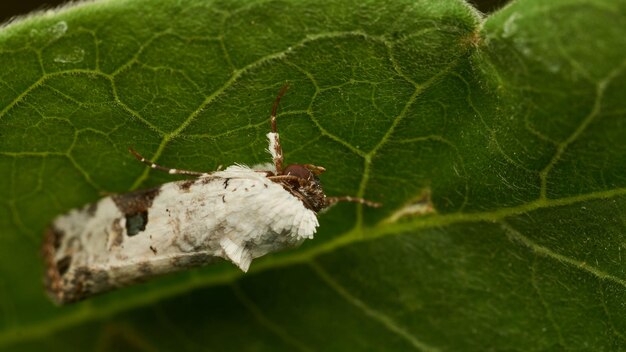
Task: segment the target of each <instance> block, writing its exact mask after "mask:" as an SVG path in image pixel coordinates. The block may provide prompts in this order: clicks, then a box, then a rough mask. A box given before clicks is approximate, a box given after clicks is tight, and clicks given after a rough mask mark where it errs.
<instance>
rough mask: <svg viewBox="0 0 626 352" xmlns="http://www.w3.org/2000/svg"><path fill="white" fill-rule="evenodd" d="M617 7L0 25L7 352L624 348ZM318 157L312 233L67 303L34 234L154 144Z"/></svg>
mask: <svg viewBox="0 0 626 352" xmlns="http://www.w3.org/2000/svg"><path fill="white" fill-rule="evenodd" d="M623 23H626V4H625V3H624V1H614V0H587V1H583V0H553V1H550V2H546V1H541V0H517V1H514V2H513V3H512V4H510V5H509V6H507V7H505V8H504V9H502V10H500V11H499V12H496V13H494V14H493V15H490V16H489V17H488V18H485V19H482V18H480V17H479V15H478V14H477V13H476V12H475V11H474V10H473V9H472V8H471V7H470V6H469V5H467V4H466V3H464V2H461V1H453V0H449V1H434V0H422V1H408V0H407V1H404V0H402V1H388V2H384V1H375V2H374V1H372V2H359V1H342V2H324V3H318V2H316V1H308V0H307V1H291V0H289V1H221V2H220V1H211V2H206V1H188V2H185V3H184V4H179V3H175V2H169V1H160V0H159V1H147V0H143V1H139V0H134V1H130V0H126V1H125V0H110V1H101V2H94V3H85V4H81V5H77V6H74V7H69V8H67V9H63V10H61V11H58V12H55V13H45V14H39V15H35V16H33V17H29V18H26V19H22V20H19V21H16V22H15V23H13V24H10V25H8V26H5V27H4V28H2V29H0V67H2V70H0V170H2V171H4V172H3V177H2V178H3V181H2V182H1V183H0V200H1V201H0V225H1V228H2V229H3V231H2V233H1V235H0V348H4V349H8V350H16V349H19V350H41V348H42V347H45V348H46V349H47V350H55V349H59V350H68V349H69V348H71V349H94V347H95V348H96V349H101V350H113V349H129V350H136V349H141V350H256V351H258V350H269V351H276V350H288V351H291V350H294V349H299V350H334V351H346V350H412V349H417V350H424V351H431V350H432V351H434V350H483V349H487V348H490V349H493V350H520V351H528V350H545V349H563V350H579V349H580V350H621V349H624V348H625V346H626V334H625V333H624V331H626V320H625V319H624V317H625V316H626V311H625V309H626V308H625V306H624V304H623V302H624V300H625V299H626V290H625V288H626V273H625V267H626V265H625V263H624V261H623V259H622V251H625V253H626V236H625V233H626V231H625V230H626V225H625V220H626V218H625V216H624V213H625V212H626V177H625V176H624V175H626V150H625V149H626V148H625V145H626V144H625V143H624V141H625V140H626V122H625V121H626V119H625V117H626V116H625V114H626V101H625V100H624V98H623V97H624V96H625V93H626V76H625V69H626V61H625V60H624V57H626V37H625V36H624V35H623ZM285 81H289V82H291V89H290V90H289V92H288V94H287V95H286V96H285V98H284V99H283V102H282V105H281V109H280V115H279V126H280V132H281V137H282V141H283V147H284V149H285V151H286V158H287V161H288V162H292V163H313V164H316V165H323V166H324V167H326V169H327V170H328V171H327V173H325V174H324V175H323V177H322V182H323V184H324V186H325V189H326V192H327V194H329V195H344V194H345V195H357V196H363V197H366V198H368V199H372V200H376V201H381V202H383V203H384V207H383V208H381V209H365V208H361V207H358V206H355V205H351V204H341V205H338V206H336V207H334V208H332V209H331V210H329V211H328V212H326V213H323V214H322V215H320V222H321V228H320V230H319V232H318V234H317V235H316V239H315V240H313V241H308V242H307V243H306V244H305V245H304V246H302V247H301V248H299V249H297V250H293V251H289V252H284V253H279V254H276V255H272V256H269V257H266V258H262V259H260V260H257V261H255V263H253V264H252V270H251V272H250V273H249V274H246V275H245V276H244V275H242V274H241V273H240V272H238V271H237V270H236V269H235V268H233V267H232V266H230V265H228V264H226V263H224V264H220V265H215V266H212V267H206V268H202V269H198V270H192V271H189V272H185V273H181V274H178V275H172V276H168V277H165V278H162V279H159V280H156V281H154V282H151V283H148V284H145V285H141V286H137V287H132V288H128V289H124V290H120V291H118V292H115V293H111V294H108V295H105V296H102V297H98V298H95V299H92V300H89V301H87V302H83V303H80V304H77V305H74V306H69V307H62V308H59V307H54V306H53V305H52V304H51V303H50V302H49V300H48V299H47V298H46V297H45V294H44V291H43V288H42V284H41V277H42V272H43V265H42V261H41V259H40V258H39V247H40V243H41V236H42V235H41V234H42V231H43V229H44V228H45V227H46V225H47V224H48V223H49V222H50V221H51V220H52V219H53V218H54V217H55V216H56V215H58V214H62V213H64V212H67V211H68V210H69V209H72V208H74V207H78V206H81V205H84V204H86V203H89V202H93V201H95V200H97V199H98V198H99V197H101V195H102V193H103V192H126V191H129V190H132V189H137V188H144V187H149V186H154V185H158V184H161V183H164V182H168V181H171V180H173V178H172V177H170V176H169V175H163V174H158V173H155V172H150V170H149V169H147V168H145V167H144V166H143V165H141V164H139V163H137V162H136V161H135V160H134V159H133V158H132V156H130V155H129V154H128V153H127V151H126V150H127V148H128V147H129V146H131V145H132V146H133V147H134V148H135V149H137V150H139V151H141V152H142V153H143V154H145V155H147V156H149V157H150V158H151V159H154V160H157V161H158V162H159V163H160V164H163V165H171V166H173V167H177V168H186V169H197V170H214V169H216V168H217V166H218V165H229V164H232V163H234V162H237V163H245V164H255V163H259V162H266V161H267V160H268V159H269V157H268V155H267V153H266V152H265V148H266V140H265V133H266V132H267V130H268V127H269V126H268V125H269V124H268V117H269V112H270V109H271V104H272V102H273V99H274V97H275V95H276V94H277V92H278V90H279V89H280V87H281V86H282V85H283V83H284V82H285Z"/></svg>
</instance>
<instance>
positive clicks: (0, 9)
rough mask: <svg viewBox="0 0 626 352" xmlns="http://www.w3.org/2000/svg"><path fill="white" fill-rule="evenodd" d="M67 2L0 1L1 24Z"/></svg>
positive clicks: (490, 2) (481, 0)
mask: <svg viewBox="0 0 626 352" xmlns="http://www.w3.org/2000/svg"><path fill="white" fill-rule="evenodd" d="M508 1H510V0H469V2H471V3H473V4H474V5H475V6H476V7H477V8H478V9H479V10H480V11H482V12H484V13H489V12H492V11H494V10H497V9H498V8H500V7H501V6H502V5H504V4H505V3H507V2H508ZM65 2H67V1H66V0H0V23H4V22H6V21H7V20H9V19H10V18H12V17H15V16H20V15H25V14H28V13H29V12H31V11H35V10H45V9H49V8H54V7H56V6H58V5H60V4H63V3H65Z"/></svg>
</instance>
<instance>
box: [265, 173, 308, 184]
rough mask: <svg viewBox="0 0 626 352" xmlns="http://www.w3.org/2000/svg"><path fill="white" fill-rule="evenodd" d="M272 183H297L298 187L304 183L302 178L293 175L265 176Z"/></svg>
mask: <svg viewBox="0 0 626 352" xmlns="http://www.w3.org/2000/svg"><path fill="white" fill-rule="evenodd" d="M267 178H269V179H270V180H272V181H274V182H275V181H297V182H298V183H299V184H300V185H302V184H303V183H304V182H306V181H305V180H304V179H303V178H302V177H298V176H293V175H270V176H267Z"/></svg>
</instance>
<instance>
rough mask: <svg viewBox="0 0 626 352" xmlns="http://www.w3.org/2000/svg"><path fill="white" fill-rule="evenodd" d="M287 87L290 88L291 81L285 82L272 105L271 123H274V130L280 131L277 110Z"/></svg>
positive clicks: (275, 131)
mask: <svg viewBox="0 0 626 352" xmlns="http://www.w3.org/2000/svg"><path fill="white" fill-rule="evenodd" d="M287 89H289V82H287V83H285V84H284V85H283V87H282V88H280V91H279V92H278V95H277V96H276V100H274V105H273V106H272V115H271V118H272V119H271V124H272V132H274V133H278V126H277V125H276V112H277V111H278V104H279V103H280V99H281V98H282V97H283V96H284V95H285V93H287Z"/></svg>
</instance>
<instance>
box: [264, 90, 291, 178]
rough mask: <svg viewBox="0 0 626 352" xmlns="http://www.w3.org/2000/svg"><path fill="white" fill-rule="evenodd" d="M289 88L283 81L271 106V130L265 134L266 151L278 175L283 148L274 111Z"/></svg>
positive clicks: (281, 170)
mask: <svg viewBox="0 0 626 352" xmlns="http://www.w3.org/2000/svg"><path fill="white" fill-rule="evenodd" d="M288 88H289V84H288V83H285V85H284V86H283V87H282V88H281V89H280V91H279V92H278V96H276V100H274V106H272V116H271V119H270V123H271V125H272V131H271V132H270V133H268V134H267V138H268V139H269V142H270V144H269V147H268V151H269V152H270V154H271V155H272V161H273V162H274V167H275V168H276V174H278V175H280V174H282V173H283V148H282V147H281V145H280V136H279V135H278V126H277V125H276V111H277V110H278V104H279V103H280V98H282V97H283V95H285V92H287V89H288Z"/></svg>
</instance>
